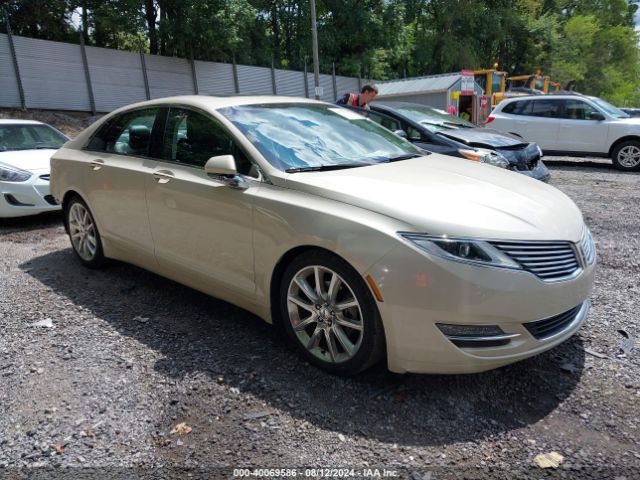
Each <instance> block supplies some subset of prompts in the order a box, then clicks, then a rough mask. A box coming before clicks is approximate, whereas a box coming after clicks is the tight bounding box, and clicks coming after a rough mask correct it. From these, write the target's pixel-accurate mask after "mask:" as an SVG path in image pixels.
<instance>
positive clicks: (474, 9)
mask: <svg viewBox="0 0 640 480" xmlns="http://www.w3.org/2000/svg"><path fill="white" fill-rule="evenodd" d="M638 3H639V2H638V0H316V13H317V20H318V21H317V28H318V39H319V50H320V70H321V71H323V72H326V73H329V72H331V71H332V68H333V66H334V65H335V69H336V73H338V74H341V75H350V76H362V77H364V78H374V79H379V80H384V79H390V78H402V77H405V76H419V75H427V74H435V73H445V72H451V71H457V70H460V69H463V68H465V69H478V68H489V67H491V66H492V65H493V64H494V63H496V62H497V63H498V64H499V65H500V69H502V70H507V71H508V72H509V73H511V74H513V75H518V74H531V73H534V72H535V71H536V70H537V69H541V70H542V71H543V73H544V74H547V75H551V77H552V80H555V81H560V82H561V83H562V84H563V85H564V84H566V83H567V82H568V81H569V80H574V81H575V82H576V83H577V88H578V90H581V91H583V92H585V93H590V94H594V95H599V96H602V97H604V98H607V99H608V100H610V101H612V102H614V103H617V104H634V105H640V55H639V50H638V41H639V39H638V35H637V34H636V32H635V30H634V21H633V18H634V15H635V13H636V10H637V8H638V5H637V4H638ZM3 5H4V9H5V10H6V13H7V15H8V18H9V21H10V24H11V26H12V30H13V32H14V34H17V35H24V36H29V37H36V38H46V39H50V40H60V41H71V42H77V41H79V38H80V36H79V33H78V32H82V34H83V36H84V38H85V42H86V43H88V44H91V45H96V46H103V47H110V48H120V49H126V50H135V51H138V50H143V51H146V52H150V53H154V54H162V55H171V56H181V57H187V58H188V57H191V56H193V58H196V59H200V60H213V61H227V62H228V61H231V60H232V59H233V58H235V60H236V62H238V63H246V64H252V65H261V66H271V65H272V64H273V65H275V66H276V67H277V68H285V69H287V68H291V69H298V70H302V69H303V68H304V66H305V65H307V68H308V70H309V71H312V60H311V59H312V49H311V14H310V0H302V1H295V0H22V1H21V0H5V1H4V2H3ZM72 19H73V20H72ZM78 19H80V20H78ZM5 30H6V28H5Z"/></svg>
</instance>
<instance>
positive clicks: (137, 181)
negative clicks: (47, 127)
mask: <svg viewBox="0 0 640 480" xmlns="http://www.w3.org/2000/svg"><path fill="white" fill-rule="evenodd" d="M165 115H166V111H165V110H163V109H161V108H158V107H155V108H145V109H139V110H134V111H129V112H126V113H122V114H120V115H118V116H116V117H114V118H113V119H111V120H110V121H108V122H107V123H106V124H105V125H103V126H102V127H101V128H100V129H99V130H98V132H97V133H96V135H95V136H94V137H93V138H92V139H91V141H90V142H89V144H88V145H87V147H85V155H84V156H83V157H84V158H86V159H87V165H86V167H85V171H84V172H85V173H84V178H83V183H84V192H83V194H84V196H85V199H86V200H87V202H88V204H89V208H90V209H91V211H92V212H93V215H94V217H95V220H96V222H97V223H98V226H99V228H100V233H101V235H102V236H103V237H105V238H109V239H110V240H112V243H120V244H126V245H127V247H126V248H124V249H123V252H125V251H126V252H130V254H131V256H132V257H134V258H138V259H141V258H144V259H146V260H153V241H152V239H151V231H150V227H149V217H148V215H147V203H146V198H145V180H146V178H147V176H148V175H149V172H150V166H151V165H153V164H154V163H155V162H154V160H153V158H154V157H159V155H160V149H161V134H162V130H163V127H164V118H165ZM133 263H138V264H139V262H133Z"/></svg>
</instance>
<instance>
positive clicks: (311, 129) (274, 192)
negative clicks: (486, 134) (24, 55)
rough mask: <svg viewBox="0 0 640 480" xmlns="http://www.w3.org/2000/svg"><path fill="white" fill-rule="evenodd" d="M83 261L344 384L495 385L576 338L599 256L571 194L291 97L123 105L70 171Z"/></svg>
mask: <svg viewBox="0 0 640 480" xmlns="http://www.w3.org/2000/svg"><path fill="white" fill-rule="evenodd" d="M51 162H52V181H51V187H52V192H53V194H54V196H55V197H56V198H57V199H58V200H59V201H60V202H61V203H62V205H63V208H64V219H65V227H66V229H67V231H68V233H69V236H70V240H71V244H72V246H73V250H74V252H75V254H76V255H77V257H78V259H79V260H80V262H81V263H83V264H84V265H86V266H87V267H98V266H100V265H102V264H103V263H104V261H105V259H106V258H115V259H118V260H121V261H125V262H129V263H132V264H134V265H138V266H140V267H142V268H146V269H148V270H151V271H153V272H156V273H158V274H160V275H163V276H166V277H168V278H171V279H173V280H175V281H178V282H181V283H183V284H185V285H188V286H190V287H192V288H195V289H198V290H201V291H203V292H206V293H208V294H210V295H214V296H216V297H219V298H221V299H224V300H226V301H228V302H231V303H234V304H236V305H238V306H240V307H242V308H245V309H247V310H249V311H251V312H253V313H255V314H256V315H258V316H260V317H262V318H263V319H265V320H266V321H268V322H275V323H276V324H278V325H280V326H281V327H282V328H283V330H284V332H285V333H286V335H287V337H288V338H289V340H290V341H291V342H292V344H293V345H294V346H295V348H297V349H298V350H299V352H300V353H301V355H302V356H303V357H304V358H306V359H307V360H308V361H309V362H311V363H313V364H315V365H317V366H319V367H322V368H325V369H327V370H329V371H331V372H335V373H339V374H353V373H356V372H358V371H361V370H363V369H365V368H367V367H368V366H370V365H372V364H373V363H375V362H377V361H378V360H380V359H381V358H383V357H384V356H386V359H387V362H388V367H389V369H391V370H392V371H394V372H430V373H454V372H477V371H483V370H487V369H491V368H495V367H499V366H501V365H505V364H508V363H512V362H515V361H518V360H521V359H523V358H527V357H529V356H532V355H536V354H538V353H540V352H542V351H544V350H547V349H549V348H551V347H553V346H555V345H558V344H559V343H561V342H562V341H564V340H566V339H567V338H569V337H570V336H571V335H573V334H574V333H575V332H576V331H577V330H578V328H579V327H580V325H581V324H582V322H583V320H584V318H585V316H586V314H587V310H588V297H589V293H590V292H591V289H592V285H593V277H594V270H595V261H596V259H595V249H594V244H593V241H592V239H591V235H590V233H589V230H588V228H587V227H586V225H585V223H584V221H583V219H582V215H581V213H580V210H579V209H578V208H577V207H576V205H575V204H574V203H573V202H572V201H571V200H570V199H569V198H568V197H567V196H565V195H564V194H563V193H562V192H560V191H559V190H558V189H556V188H553V187H551V186H549V185H546V184H544V183H542V182H532V181H531V180H530V179H528V178H525V177H524V176H520V175H513V174H511V173H509V172H506V171H504V170H502V169H498V168H494V167H492V166H490V165H484V164H481V163H477V162H469V161H466V160H463V159H455V158H451V157H445V156H443V155H438V154H428V153H426V152H424V151H423V150H421V149H418V148H417V147H415V146H413V145H412V144H411V143H409V142H408V141H406V140H405V139H402V138H400V137H399V136H397V135H394V134H393V133H391V132H390V131H388V130H386V129H385V128H382V127H381V126H379V125H377V124H376V123H374V122H372V121H370V120H368V119H366V118H363V117H362V116H361V115H359V114H357V113H355V112H352V111H350V110H347V109H344V108H342V107H337V106H335V105H331V104H327V103H323V102H317V101H314V100H307V99H296V98H283V97H226V98H216V97H208V96H206V97H205V96H185V97H173V98H165V99H158V100H152V101H148V102H143V103H139V104H136V105H132V106H128V107H124V108H121V109H119V110H117V111H115V112H113V113H112V114H110V115H108V116H106V117H104V118H102V119H100V120H98V121H97V122H96V123H95V124H94V125H92V126H91V127H89V128H88V129H86V130H85V131H83V132H82V133H80V134H79V135H78V136H77V137H76V138H75V139H73V140H72V141H70V142H69V143H67V144H66V145H65V146H64V147H63V148H61V149H60V150H59V151H58V152H56V154H55V155H54V156H53V158H52V161H51Z"/></svg>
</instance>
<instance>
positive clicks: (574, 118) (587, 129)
mask: <svg viewBox="0 0 640 480" xmlns="http://www.w3.org/2000/svg"><path fill="white" fill-rule="evenodd" d="M591 113H600V114H603V113H602V112H601V111H600V110H598V109H597V108H596V107H594V106H593V105H591V104H590V103H587V102H586V101H584V100H582V99H580V98H575V99H574V98H572V99H567V100H564V109H563V110H562V112H561V118H560V120H559V127H560V128H559V132H558V145H559V146H560V147H559V149H560V150H565V151H570V152H585V153H589V152H591V153H606V152H607V147H608V141H607V136H608V133H609V125H608V124H607V123H606V122H605V121H603V120H591V119H589V115H590V114H591ZM603 115H604V114H603Z"/></svg>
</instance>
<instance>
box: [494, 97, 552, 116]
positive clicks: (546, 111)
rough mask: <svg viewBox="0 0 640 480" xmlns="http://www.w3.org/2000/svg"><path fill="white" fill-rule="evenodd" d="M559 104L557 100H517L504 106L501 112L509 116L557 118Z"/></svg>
mask: <svg viewBox="0 0 640 480" xmlns="http://www.w3.org/2000/svg"><path fill="white" fill-rule="evenodd" d="M561 102H562V101H561V100H558V99H536V100H518V101H515V102H511V103H509V104H508V105H505V107H504V108H503V109H502V112H503V113H509V114H511V115H528V116H532V117H548V118H558V115H559V112H560V105H561Z"/></svg>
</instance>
